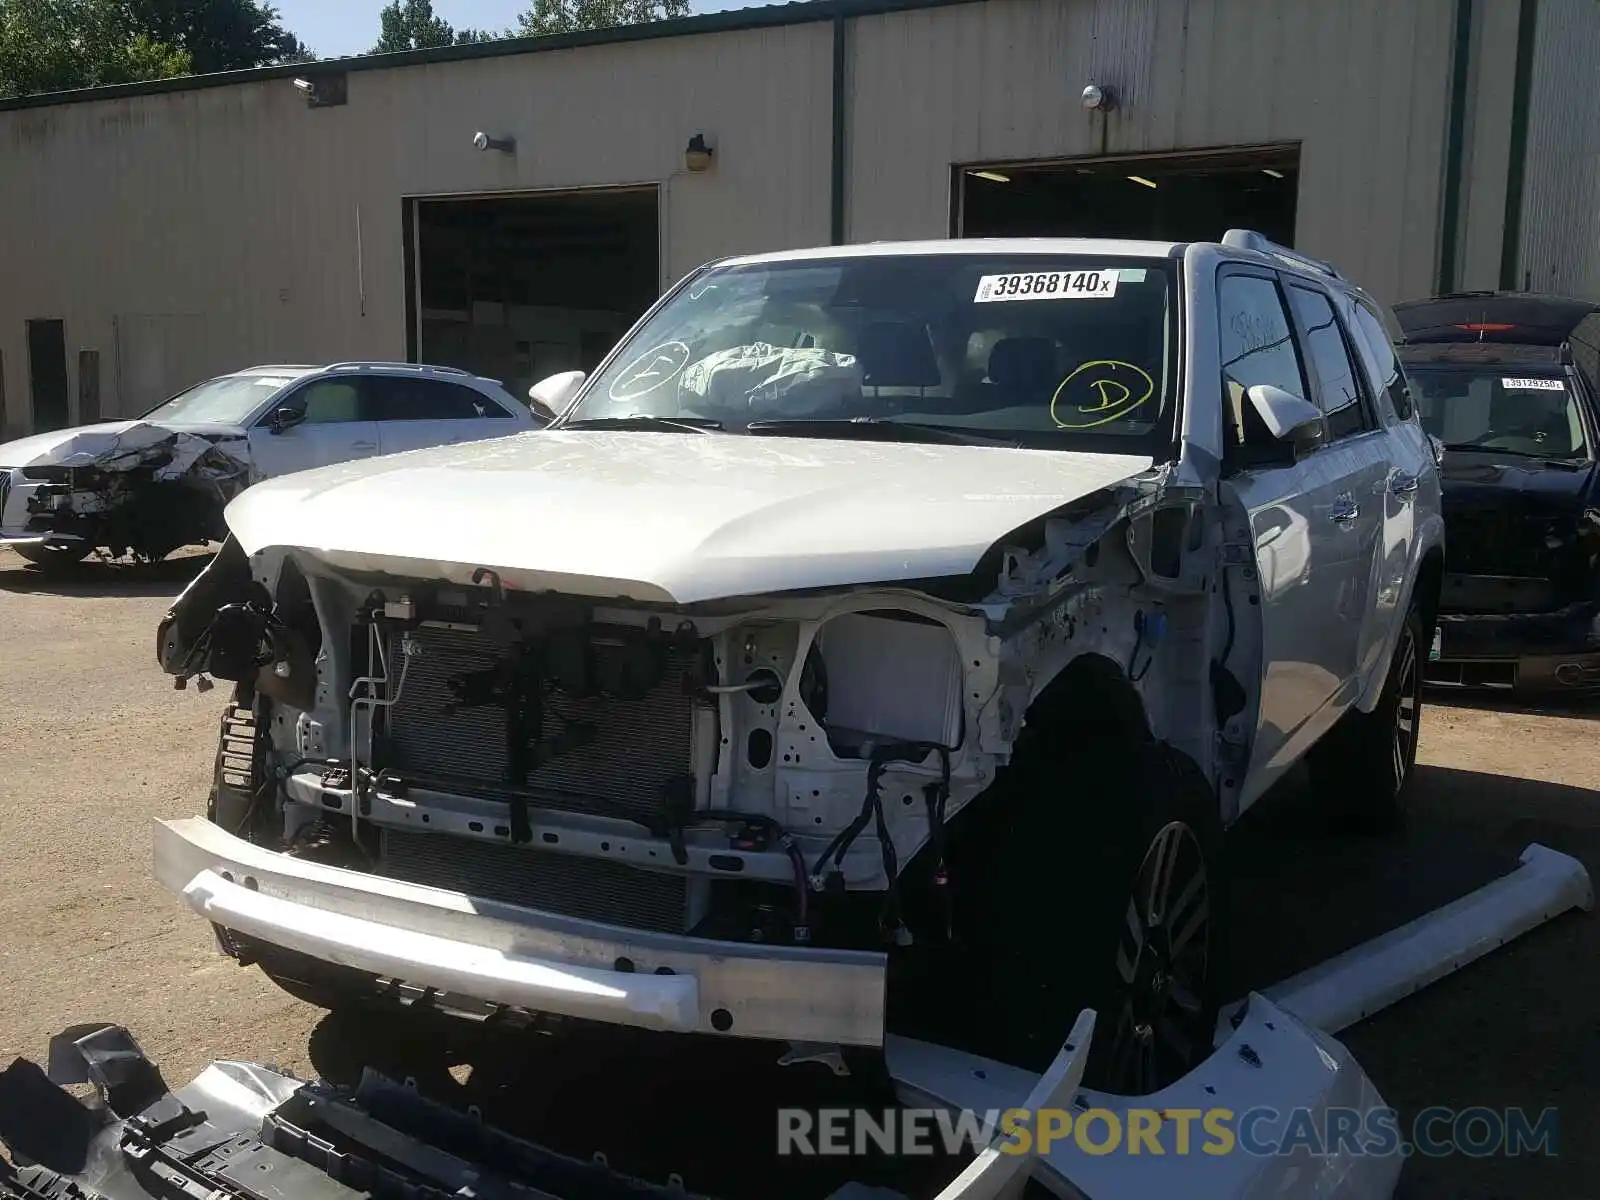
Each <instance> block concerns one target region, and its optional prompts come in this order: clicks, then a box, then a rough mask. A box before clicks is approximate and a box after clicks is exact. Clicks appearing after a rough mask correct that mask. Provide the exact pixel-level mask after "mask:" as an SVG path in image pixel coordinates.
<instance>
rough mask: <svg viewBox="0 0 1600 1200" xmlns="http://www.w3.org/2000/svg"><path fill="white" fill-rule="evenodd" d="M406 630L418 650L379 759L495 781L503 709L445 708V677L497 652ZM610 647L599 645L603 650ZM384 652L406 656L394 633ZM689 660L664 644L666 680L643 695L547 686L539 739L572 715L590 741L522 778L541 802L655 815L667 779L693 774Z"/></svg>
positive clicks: (436, 633) (480, 665)
mask: <svg viewBox="0 0 1600 1200" xmlns="http://www.w3.org/2000/svg"><path fill="white" fill-rule="evenodd" d="M412 637H413V638H415V639H416V641H417V642H419V643H420V644H421V650H422V653H421V654H420V655H418V656H416V657H413V658H411V659H410V660H409V665H408V666H407V667H406V679H405V690H404V692H403V693H402V694H401V697H400V703H399V704H397V705H395V706H394V707H393V708H392V709H390V710H389V713H388V733H389V747H388V752H387V759H388V761H386V762H385V763H384V764H382V765H384V766H394V767H398V768H400V769H402V770H406V769H409V770H412V771H417V772H421V773H425V774H428V775H434V776H451V777H456V778H459V779H462V780H467V781H478V782H481V783H489V784H496V785H499V784H501V783H502V781H503V780H504V772H505V768H506V748H505V714H504V713H503V712H502V711H501V710H500V709H498V708H493V707H486V708H469V709H461V710H459V711H456V712H453V713H452V712H450V711H449V710H448V706H449V705H450V704H451V702H452V701H453V700H454V696H453V695H452V694H451V691H450V689H449V686H448V683H447V681H448V680H449V679H450V678H451V677H452V676H454V675H459V674H461V673H463V672H470V671H478V670H483V669H485V668H487V667H490V666H492V665H493V664H494V663H495V661H496V660H497V659H498V658H499V657H500V656H501V651H500V650H499V648H498V647H497V646H495V645H494V643H492V642H491V641H489V640H488V639H487V638H484V637H483V636H481V635H480V634H477V633H474V632H469V631H461V630H451V629H432V628H426V627H425V628H422V629H418V630H416V631H415V632H414V633H413V634H412ZM610 652H611V651H610V650H609V648H607V647H605V646H600V647H598V648H597V653H598V654H600V655H605V654H607V653H610ZM389 656H390V657H389V662H390V664H391V669H392V670H395V671H398V670H399V669H400V664H401V663H404V662H407V660H406V659H405V658H404V656H403V654H402V651H401V647H400V637H399V635H395V637H394V638H393V639H392V642H391V645H390V647H389ZM693 666H694V653H693V651H691V650H686V649H681V648H676V647H674V648H672V649H670V650H669V651H668V660H667V672H666V676H665V678H664V679H663V680H662V682H661V683H660V684H659V685H658V686H657V687H656V689H655V690H654V691H653V692H652V693H651V694H650V695H649V696H647V697H646V698H645V699H643V700H640V701H626V700H612V699H607V698H603V697H597V698H593V699H586V700H576V699H573V698H571V697H569V696H565V695H562V694H561V693H559V692H553V693H547V695H546V699H545V715H544V732H543V736H544V737H546V738H553V737H555V736H556V735H557V734H558V733H560V731H561V730H562V728H563V727H564V726H565V724H566V723H567V722H569V721H572V722H583V723H587V724H589V725H592V726H593V727H594V729H595V739H594V741H593V742H591V743H590V744H589V745H587V746H583V747H580V748H578V749H575V750H572V751H569V752H568V753H565V754H562V755H560V756H559V757H557V758H555V759H552V760H551V761H550V762H547V763H545V764H544V765H543V766H541V767H539V768H538V769H537V770H535V771H533V772H532V773H531V774H530V775H529V777H528V786H529V788H531V789H533V790H535V791H537V792H538V793H539V794H540V796H539V801H538V803H540V804H541V805H543V806H545V807H555V808H565V809H570V810H573V811H578V812H589V813H599V814H610V815H620V816H627V817H639V818H645V817H649V816H652V815H657V814H659V813H660V811H661V807H662V801H663V797H664V795H665V793H666V789H667V784H668V782H669V781H670V780H672V779H674V778H681V777H683V776H688V775H691V774H692V773H693V761H692V754H693V732H692V729H693V701H692V699H691V698H690V696H689V695H688V694H687V693H686V691H685V688H684V675H685V672H687V671H689V670H692V669H693Z"/></svg>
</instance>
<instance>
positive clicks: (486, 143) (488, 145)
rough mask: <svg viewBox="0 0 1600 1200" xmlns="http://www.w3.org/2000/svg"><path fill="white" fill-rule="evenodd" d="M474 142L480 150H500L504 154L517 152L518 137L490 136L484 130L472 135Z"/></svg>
mask: <svg viewBox="0 0 1600 1200" xmlns="http://www.w3.org/2000/svg"><path fill="white" fill-rule="evenodd" d="M472 144H473V145H474V146H476V147H477V148H478V149H479V150H498V151H500V152H501V153H502V154H515V153H516V152H517V139H516V138H509V137H490V136H489V135H488V134H487V133H484V132H483V131H482V130H479V131H478V132H477V133H475V134H473V135H472Z"/></svg>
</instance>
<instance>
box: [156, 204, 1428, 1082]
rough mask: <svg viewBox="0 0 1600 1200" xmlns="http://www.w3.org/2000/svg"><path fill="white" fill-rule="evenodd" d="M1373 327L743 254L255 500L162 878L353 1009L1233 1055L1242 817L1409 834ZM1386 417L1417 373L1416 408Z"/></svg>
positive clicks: (1191, 260) (1407, 730) (1312, 285)
mask: <svg viewBox="0 0 1600 1200" xmlns="http://www.w3.org/2000/svg"><path fill="white" fill-rule="evenodd" d="M1391 322H1392V317H1391V316H1390V315H1389V314H1388V312H1387V311H1386V310H1384V309H1382V308H1380V307H1379V306H1378V305H1377V304H1375V303H1374V302H1373V301H1372V300H1371V299H1370V298H1368V297H1367V296H1366V295H1365V294H1364V293H1362V292H1361V291H1360V290H1359V289H1357V288H1356V287H1354V286H1353V285H1351V284H1349V283H1348V282H1346V281H1345V280H1344V279H1343V278H1342V277H1341V276H1340V275H1339V274H1338V273H1337V272H1336V271H1334V270H1333V269H1332V268H1331V267H1328V266H1327V265H1326V264H1322V263H1318V262H1314V261H1312V260H1310V259H1307V258H1304V257H1302V256H1299V255H1296V254H1294V253H1292V252H1290V251H1288V250H1285V249H1284V248H1282V247H1279V246H1275V245H1273V244H1271V243H1270V242H1267V241H1265V240H1264V239H1263V238H1261V237H1260V236H1259V235H1256V234H1253V233H1249V232H1247V231H1236V232H1233V233H1230V234H1229V235H1228V236H1227V237H1226V238H1225V239H1224V240H1223V241H1222V242H1221V243H1219V244H1218V243H1204V244H1202V243H1195V244H1185V245H1171V244H1164V243H1149V242H1119V241H1078V240H1028V241H982V240H974V241H949V242H928V243H903V244H876V245H870V246H855V247H845V248H832V249H824V250H813V251H805V252H795V253H781V254H764V255H756V256H750V257H744V258H737V259H731V260H727V261H724V262H719V263H716V264H713V265H710V266H708V267H705V268H702V269H701V270H699V271H697V272H695V273H694V274H693V275H691V276H690V277H689V278H687V279H685V280H684V281H682V282H681V283H680V284H678V285H677V286H676V287H675V288H673V289H672V290H671V291H670V292H669V293H668V294H667V295H666V296H664V297H663V298H662V299H661V301H660V302H659V303H658V304H657V305H656V306H655V307H654V308H653V309H652V310H651V311H650V312H649V313H648V314H647V315H646V316H645V317H644V318H643V319H642V320H641V321H640V323H639V324H638V325H637V326H636V327H635V329H634V330H633V331H632V332H631V333H630V334H629V335H628V336H627V337H626V338H625V339H624V340H623V342H622V343H621V344H620V345H619V346H618V347H617V348H616V349H615V350H614V351H613V352H612V354H611V355H610V357H609V358H608V359H607V360H606V361H605V362H604V363H602V364H601V366H600V367H599V368H598V370H597V371H596V372H595V374H594V375H593V376H592V377H590V378H588V379H582V378H579V377H566V378H561V379H557V380H554V381H547V385H541V387H539V388H536V389H535V393H536V394H537V395H539V396H540V397H541V398H542V399H543V400H544V401H545V402H548V403H552V404H553V406H554V407H555V408H556V409H557V410H558V411H560V413H561V415H560V416H559V418H558V419H557V420H556V421H555V422H554V423H553V424H552V425H551V426H550V427H549V429H548V430H547V431H545V432H542V433H539V434H537V435H522V436H517V437H512V438H504V439H499V440H496V441H493V442H487V443H482V444H476V445H461V446H452V447H442V448H436V449H428V450H419V451H415V452H410V453H405V454H400V455H396V456H390V457H385V458H381V459H377V460H372V461H367V462H358V463H346V464H341V465H337V466H331V467H327V468H324V469H319V470H315V471H310V472H305V473H300V474H296V475H293V476H290V477H286V478H282V479H278V480H272V481H268V482H266V483H262V484H260V485H258V486H255V487H252V488H251V489H249V490H248V491H247V492H245V493H244V494H243V495H241V496H240V497H239V498H238V499H237V500H236V501H234V502H233V504H232V505H231V506H230V507H229V508H228V510H227V514H226V517H227V523H228V526H229V530H230V535H231V536H230V537H229V540H228V541H227V543H226V544H225V546H224V549H223V551H222V552H221V554H220V555H219V556H218V558H217V559H216V560H215V562H214V563H213V564H212V565H211V566H210V567H209V568H208V569H207V571H206V572H205V573H204V574H203V575H201V576H200V577H199V578H198V579H197V580H196V581H195V583H194V584H193V585H191V587H190V588H189V589H188V590H187V591H186V592H185V593H184V595H183V596H182V597H181V598H180V599H179V600H178V601H177V602H176V604H175V606H174V607H173V609H172V612H171V613H170V614H169V616H168V618H167V619H166V620H165V621H164V622H163V624H162V626H161V629H160V632H159V636H158V641H159V646H158V656H159V660H160V662H161V665H162V666H163V668H164V669H165V670H166V671H168V672H169V673H171V674H173V675H175V676H177V677H179V680H180V682H182V681H183V680H186V679H189V678H194V677H200V678H202V679H203V678H206V677H217V678H222V679H227V680H230V681H235V682H236V684H237V687H236V691H235V695H234V699H233V702H232V703H231V704H230V706H229V707H228V710H227V712H226V714H225V718H224V723H223V732H222V743H221V746H220V748H219V751H218V756H217V772H216V782H215V787H214V790H213V794H212V797H211V802H210V811H209V813H208V815H207V817H206V818H205V819H201V818H198V817H197V818H193V819H189V820H180V821H171V822H164V823H162V824H161V825H160V826H159V827H158V828H157V831H156V862H157V869H158V873H159V875H160V878H161V879H162V881H163V882H164V884H165V885H166V886H167V887H169V888H170V889H171V890H173V891H174V892H176V893H178V894H180V895H181V896H182V897H183V898H184V900H185V901H186V902H187V903H188V905H189V906H190V907H191V908H192V909H193V910H194V911H195V912H197V913H199V914H200V915H202V916H204V917H205V918H207V919H208V920H210V921H211V922H212V923H213V924H214V925H215V927H216V929H217V931H218V935H219V938H220V941H221V943H222V946H223V948H224V949H225V950H226V951H227V952H228V953H230V954H232V955H234V956H236V957H238V958H240V959H241V960H242V961H245V962H255V963H259V964H260V965H261V966H262V967H263V968H264V969H265V970H266V971H267V972H268V973H269V974H270V975H271V976H272V977H273V978H274V979H276V980H277V981H278V982H279V983H281V984H282V985H283V986H285V987H286V988H288V989H289V990H291V991H294V992H296V993H297V994H300V995H304V996H308V997H311V998H313V999H315V1000H317V1001H318V1002H320V1003H323V1004H327V1005H353V1004H364V1003H373V1002H380V1003H381V1002H386V998H387V1000H391V1001H392V1000H395V999H399V1000H403V1001H407V1002H411V1003H416V1002H419V1001H420V1002H425V1003H428V1004H437V1005H440V1006H443V1007H445V1008H449V1009H456V1010H461V1011H472V1012H477V1013H491V1014H498V1015H499V1016H500V1017H502V1018H506V1019H524V1018H525V1017H526V1016H527V1014H529V1013H542V1014H554V1015H559V1016H566V1017H573V1018H585V1019H592V1020H596V1021H602V1022H614V1023H620V1024H625V1025H631V1026H636V1027H642V1028H646V1029H653V1030H662V1031H675V1032H683V1033H689V1032H699V1033H707V1034H721V1035H725V1036H729V1037H744V1038H755V1039H773V1040H775V1041H778V1042H793V1043H808V1044H809V1043H822V1044H825V1045H832V1046H839V1047H869V1048H871V1047H878V1046H881V1045H882V1044H883V1041H884V1038H885V1032H886V1030H890V1031H894V1032H910V1033H913V1034H915V1035H916V1036H918V1037H920V1038H924V1039H927V1040H929V1041H934V1042H939V1043H943V1044H946V1045H950V1046H957V1047H960V1048H963V1049H967V1050H971V1051H973V1052H976V1053H979V1054H983V1055H986V1056H988V1057H990V1058H994V1059H998V1060H1001V1061H1003V1062H1009V1063H1014V1064H1017V1065H1019V1066H1024V1067H1028V1068H1031V1069H1035V1070H1037V1069H1040V1068H1041V1067H1042V1066H1043V1065H1044V1064H1046V1063H1048V1062H1049V1061H1050V1059H1051V1058H1052V1056H1053V1055H1055V1054H1056V1052H1057V1051H1058V1050H1059V1049H1060V1047H1061V1045H1062V1041H1063V1038H1064V1037H1065V1036H1066V1034H1067V1032H1068V1030H1069V1028H1070V1027H1071V1025H1072V1022H1073V1018H1074V1017H1075V1016H1076V1014H1077V1013H1078V1011H1079V1009H1080V1008H1081V1007H1085V1006H1092V1007H1094V1008H1095V1009H1096V1010H1097V1011H1098V1012H1099V1014H1100V1020H1099V1022H1098V1025H1097V1027H1096V1035H1095V1037H1096V1040H1095V1045H1094V1049H1093V1052H1092V1054H1091V1057H1090V1068H1089V1070H1090V1078H1091V1079H1092V1080H1096V1081H1098V1082H1097V1085H1098V1086H1106V1087H1111V1088H1116V1089H1117V1090H1120V1091H1122V1092H1125V1093H1141V1092H1150V1091H1153V1090H1155V1089H1156V1088H1158V1087H1160V1086H1163V1085H1165V1084H1167V1083H1168V1082H1170V1081H1172V1080H1173V1079H1175V1078H1177V1077H1178V1076H1181V1075H1182V1074H1184V1073H1185V1072H1186V1071H1188V1070H1189V1069H1190V1068H1191V1067H1192V1066H1194V1065H1195V1064H1196V1063H1197V1062H1198V1061H1199V1060H1200V1059H1202V1058H1203V1057H1204V1056H1205V1055H1206V1054H1207V1053H1208V1051H1209V1049H1210V1046H1211V1045H1212V1033H1213V1030H1214V1028H1215V1024H1216V1013H1217V1002H1218V999H1219V997H1218V996H1217V994H1216V990H1215V989H1216V984H1217V979H1218V970H1219V960H1220V957H1221V955H1222V950H1223V947H1224V945H1225V937H1226V933H1227V930H1226V928H1225V925H1226V914H1227V905H1226V904H1225V903H1224V900H1223V897H1224V889H1225V885H1226V879H1225V871H1224V863H1223V859H1222V857H1221V855H1220V853H1219V841H1220V839H1221V837H1222V834H1223V831H1224V829H1225V828H1226V827H1227V826H1228V825H1230V824H1231V823H1232V822H1234V821H1235V820H1236V819H1237V818H1238V817H1239V816H1240V814H1242V813H1243V812H1244V811H1245V810H1246V809H1247V808H1249V807H1250V806H1251V805H1252V804H1253V803H1255V802H1256V801H1257V800H1258V799H1259V798H1260V797H1261V795H1262V794H1263V793H1264V792H1265V791H1267V789H1268V788H1269V787H1271V785H1272V784H1273V783H1274V782H1275V781H1276V780H1278V779H1280V778H1281V777H1282V776H1283V775H1284V773H1285V772H1286V771H1288V770H1289V768H1290V767H1291V766H1292V765H1294V764H1295V763H1296V762H1298V761H1299V760H1302V759H1308V760H1309V762H1310V767H1311V774H1312V777H1313V780H1314V782H1315V784H1316V786H1317V789H1318V791H1319V793H1320V794H1321V796H1322V797H1323V798H1324V799H1325V802H1326V803H1327V804H1329V805H1332V806H1337V807H1338V808H1339V809H1340V811H1341V812H1342V813H1344V814H1345V815H1346V816H1348V817H1350V818H1351V819H1353V820H1358V821H1360V822H1361V823H1363V824H1366V825H1381V824H1384V823H1386V822H1388V821H1391V820H1393V819H1394V817H1395V816H1396V815H1397V814H1398V812H1399V809H1400V805H1401V801H1402V798H1403V793H1404V791H1405V788H1406V784H1407V780H1408V777H1409V775H1410V773H1411V770H1412V765H1413V762H1414V759H1415V754H1416V747H1417V731H1418V718H1419V715H1420V711H1419V705H1420V694H1419V686H1418V681H1419V670H1418V668H1419V655H1420V654H1422V653H1424V652H1425V651H1426V648H1427V646H1428V644H1429V635H1430V630H1431V628H1432V625H1433V621H1434V611H1435V606H1436V603H1437V598H1438V592H1439V586H1440V579H1441V570H1442V566H1443V525H1442V521H1441V518H1440V508H1439V482H1438V473H1437V463H1436V462H1435V459H1434V457H1433V450H1432V447H1431V444H1430V442H1429V440H1428V438H1427V436H1426V435H1425V433H1424V432H1423V431H1422V429H1421V428H1420V427H1419V426H1418V424H1417V423H1416V420H1415V418H1414V417H1410V416H1408V417H1404V418H1402V417H1401V416H1399V415H1398V413H1401V412H1403V413H1408V414H1410V413H1412V412H1414V406H1412V405H1410V404H1408V403H1405V402H1404V396H1403V392H1404V389H1405V388H1406V382H1405V378H1404V375H1403V373H1402V371H1401V369H1400V368H1399V366H1398V365H1397V364H1396V361H1395V358H1394V355H1393V353H1392V352H1391V349H1390V346H1391V342H1390V336H1389V334H1390V330H1391V328H1392V326H1391ZM1397 400H1398V401H1399V403H1398V404H1397V403H1396V401H1397Z"/></svg>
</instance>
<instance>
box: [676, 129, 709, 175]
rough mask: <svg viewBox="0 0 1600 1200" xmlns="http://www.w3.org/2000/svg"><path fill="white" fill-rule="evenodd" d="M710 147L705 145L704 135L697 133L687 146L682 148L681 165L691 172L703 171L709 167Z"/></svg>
mask: <svg viewBox="0 0 1600 1200" xmlns="http://www.w3.org/2000/svg"><path fill="white" fill-rule="evenodd" d="M711 156H712V150H711V147H710V146H708V145H706V135H705V134H703V133H697V134H695V135H694V136H693V137H692V138H690V139H689V144H688V145H687V146H686V147H684V151H683V165H684V166H685V167H687V168H688V169H689V170H691V171H696V172H699V171H705V170H709V169H710V167H711Z"/></svg>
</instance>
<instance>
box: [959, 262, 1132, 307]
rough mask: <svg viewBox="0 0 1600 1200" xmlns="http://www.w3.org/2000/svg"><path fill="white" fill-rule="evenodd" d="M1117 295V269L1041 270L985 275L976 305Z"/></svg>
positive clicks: (973, 300)
mask: <svg viewBox="0 0 1600 1200" xmlns="http://www.w3.org/2000/svg"><path fill="white" fill-rule="evenodd" d="M1116 294H1117V272H1116V271H1115V270H1104V271H1037V272H1032V271H1030V272H1026V273H1023V274H1019V275H985V276H984V277H983V278H982V279H980V280H978V294H977V295H976V296H974V297H973V298H972V302H973V303H974V304H996V303H999V302H1000V301H1002V300H1083V299H1100V298H1102V297H1110V296H1115V295H1116Z"/></svg>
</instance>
